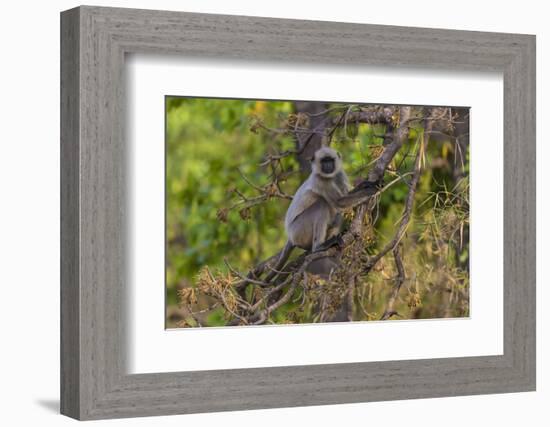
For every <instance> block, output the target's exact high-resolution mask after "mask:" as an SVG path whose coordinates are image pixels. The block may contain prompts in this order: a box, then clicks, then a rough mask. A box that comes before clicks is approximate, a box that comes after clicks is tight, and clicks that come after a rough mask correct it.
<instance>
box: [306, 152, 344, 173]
mask: <svg viewBox="0 0 550 427" xmlns="http://www.w3.org/2000/svg"><path fill="white" fill-rule="evenodd" d="M311 167H312V169H313V173H314V174H317V175H319V176H320V177H321V178H326V179H330V178H333V177H334V176H335V175H336V174H338V173H339V172H340V171H341V170H342V158H341V157H340V154H339V153H338V152H337V151H335V150H333V149H332V148H329V147H322V148H320V149H319V150H317V151H316V152H315V155H314V156H313V159H312V165H311Z"/></svg>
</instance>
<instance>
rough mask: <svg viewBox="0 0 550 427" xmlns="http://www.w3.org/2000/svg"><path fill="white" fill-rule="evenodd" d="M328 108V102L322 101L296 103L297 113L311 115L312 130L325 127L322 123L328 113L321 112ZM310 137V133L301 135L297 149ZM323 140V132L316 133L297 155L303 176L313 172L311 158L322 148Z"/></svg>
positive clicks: (310, 126)
mask: <svg viewBox="0 0 550 427" xmlns="http://www.w3.org/2000/svg"><path fill="white" fill-rule="evenodd" d="M327 108H328V107H327V105H326V104H323V103H320V102H310V101H296V102H295V103H294V109H295V111H296V113H306V114H308V115H309V129H311V130H312V131H313V130H314V129H316V128H317V129H318V130H322V129H323V128H324V126H323V125H322V124H323V122H324V121H325V118H326V115H325V114H320V113H322V112H323V111H325V110H326V109H327ZM308 139H309V135H307V134H303V135H301V136H300V140H299V141H298V140H297V141H296V149H300V148H301V147H302V145H303V144H304V143H306V141H308ZM322 142H323V136H322V134H320V133H316V134H314V135H313V136H312V137H311V139H309V141H308V142H307V145H306V147H305V148H304V150H303V151H302V152H301V153H300V154H299V155H298V156H297V160H298V163H299V165H300V173H301V174H302V176H304V177H306V176H308V175H309V173H310V172H311V163H310V159H311V158H312V157H313V154H314V153H315V152H316V151H317V150H318V149H319V148H321V145H322Z"/></svg>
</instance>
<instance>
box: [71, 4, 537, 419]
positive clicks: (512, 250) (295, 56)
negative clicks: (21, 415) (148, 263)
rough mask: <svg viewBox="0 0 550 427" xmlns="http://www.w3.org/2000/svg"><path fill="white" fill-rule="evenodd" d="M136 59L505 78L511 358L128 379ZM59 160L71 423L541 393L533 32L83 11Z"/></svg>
mask: <svg viewBox="0 0 550 427" xmlns="http://www.w3.org/2000/svg"><path fill="white" fill-rule="evenodd" d="M127 53H152V54H159V53H160V54H176V55H184V56H185V55H187V56H192V57H216V58H235V59H240V58H242V59H261V60H276V61H287V62H291V63H292V62H296V63H298V62H299V63H318V64H344V65H345V64H348V65H350V66H353V65H365V64H366V65H385V66H388V65H389V66H394V67H430V68H437V69H450V70H490V71H499V72H502V73H503V76H504V77H503V78H504V171H505V174H504V231H503V233H504V239H503V242H504V307H503V313H504V337H503V343H504V354H503V355H499V356H484V357H459V358H443V359H426V360H409V361H387V362H369V363H345V364H330V365H312V366H290V367H271V368H255V369H232V370H216V371H201V372H197V371H193V372H176V373H155V374H134V375H129V374H127V372H126V369H125V366H126V365H125V360H126V354H125V351H126V345H125V343H126V325H125V318H126V317H125V310H126V308H125V300H124V296H125V286H126V277H127V269H128V264H127V259H126V251H127V243H126V241H127V239H126V237H127V227H126V222H125V220H126V209H127V207H126V203H125V200H126V198H125V197H126V188H127V187H126V179H127V175H126V154H125V151H126V146H125V139H124V133H125V129H124V121H125V113H124V102H125V93H124V92H125V84H124V61H125V54H127ZM159 143H162V142H159ZM61 166H62V168H61V412H62V413H63V414H65V415H68V416H70V417H74V418H77V419H82V420H84V419H100V418H116V417H134V416H148V415H167V414H184V413H196V412H214V411H230V410H244V409H258V408H275V407H292V406H304V405H325V404H338V403H349V402H365V401H380V400H393V399H411V398H426V397H436V396H459V395H468V394H482V393H504V392H519V391H530V390H535V37H534V36H532V35H519V34H496V33H484V32H470V31H451V30H440V29H423V28H408V27H393V26H377V25H359V24H347V23H335V22H314V21H300V20H283V19H269V18H257V17H243V16H223V15H209V14H195V13H181V12H164V11H149V10H132V9H115V8H102V7H88V6H83V7H79V8H76V9H71V10H68V11H65V12H62V14H61ZM487 167H489V168H490V167H491V166H490V164H487Z"/></svg>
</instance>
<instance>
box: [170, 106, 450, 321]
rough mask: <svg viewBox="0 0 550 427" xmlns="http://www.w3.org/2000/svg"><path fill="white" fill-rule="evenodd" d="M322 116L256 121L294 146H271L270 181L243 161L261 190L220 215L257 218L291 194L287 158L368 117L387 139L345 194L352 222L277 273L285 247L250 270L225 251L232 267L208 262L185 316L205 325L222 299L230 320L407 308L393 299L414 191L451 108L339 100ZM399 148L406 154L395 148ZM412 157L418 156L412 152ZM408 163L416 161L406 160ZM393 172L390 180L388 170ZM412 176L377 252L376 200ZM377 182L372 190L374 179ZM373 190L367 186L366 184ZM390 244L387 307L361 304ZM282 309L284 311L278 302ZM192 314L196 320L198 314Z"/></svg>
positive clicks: (332, 317) (183, 297)
mask: <svg viewBox="0 0 550 427" xmlns="http://www.w3.org/2000/svg"><path fill="white" fill-rule="evenodd" d="M315 115H316V116H319V117H322V118H323V119H322V120H321V121H320V123H318V124H317V125H315V126H311V119H312V117H313V116H314V115H313V114H308V113H307V112H296V113H292V114H289V115H287V116H286V118H285V119H284V120H283V122H282V125H281V126H280V127H269V126H267V125H266V124H265V123H264V122H263V121H262V120H261V118H259V117H255V118H254V119H253V121H252V124H251V126H250V130H251V131H252V132H255V133H258V132H265V133H266V134H268V135H269V136H270V137H272V138H277V137H279V136H291V137H292V138H293V139H294V141H295V148H293V149H286V150H283V151H273V150H272V151H270V152H268V153H267V154H266V156H265V158H264V159H263V160H262V161H261V163H260V165H261V166H262V167H265V168H268V169H269V170H270V174H269V176H268V177H269V181H268V182H267V183H265V184H262V185H258V184H256V183H254V182H252V181H251V180H250V179H249V178H248V177H247V176H246V175H245V174H244V173H242V171H240V170H239V173H240V176H241V178H242V179H243V180H244V181H245V182H246V184H248V186H249V188H250V189H251V192H253V193H254V195H247V194H245V193H243V192H242V191H238V190H233V191H232V192H233V193H234V194H235V196H236V198H237V201H235V202H233V203H231V204H230V205H229V206H226V207H222V208H220V209H219V210H218V214H217V217H218V219H219V220H220V221H222V222H223V221H225V220H226V219H227V215H228V214H229V212H231V211H232V210H238V211H239V214H240V216H241V218H242V219H244V220H248V219H249V218H250V212H251V209H253V208H254V207H255V206H258V205H262V204H264V203H266V202H268V201H269V200H272V199H276V198H278V199H283V200H290V199H292V196H291V195H289V194H287V193H285V191H284V190H283V188H282V185H281V184H282V183H284V182H285V181H286V179H287V178H288V176H289V175H290V174H292V173H293V171H290V170H288V169H287V168H285V166H284V160H285V159H288V158H295V157H298V156H300V155H302V154H303V153H304V152H305V151H306V149H307V148H308V146H310V144H312V141H313V140H314V137H320V141H321V144H322V145H331V144H333V143H334V142H335V139H337V140H338V143H343V144H345V143H346V142H348V141H350V140H353V137H354V135H355V134H356V132H357V128H358V126H361V125H368V126H369V129H371V130H372V131H373V132H375V135H374V136H375V137H376V138H378V140H379V141H380V143H379V144H375V145H374V146H373V147H372V150H370V152H369V153H370V154H373V155H372V158H371V159H370V161H369V162H368V164H366V165H364V166H363V167H362V168H361V169H360V170H361V171H368V173H366V174H364V173H363V174H362V176H359V177H357V179H356V181H355V186H354V188H353V189H352V190H351V191H350V192H349V194H347V195H346V196H344V197H342V199H341V200H340V201H339V202H340V203H341V205H342V206H344V207H345V208H346V209H345V218H346V224H347V225H346V227H345V228H344V229H343V231H342V232H341V233H340V234H339V235H338V236H337V237H336V238H335V239H331V241H329V242H326V244H325V245H323V246H322V248H321V249H320V250H318V251H316V252H314V253H311V252H304V253H302V254H300V255H298V256H297V257H295V258H294V259H292V260H291V261H289V262H288V263H287V264H286V265H285V266H284V267H283V268H282V269H281V271H275V272H276V273H277V274H276V275H275V277H274V278H273V279H272V280H268V279H266V278H267V277H268V276H273V275H270V273H272V272H273V271H274V268H275V264H276V261H277V259H278V258H279V254H274V255H273V256H271V257H269V258H268V259H266V260H264V261H262V262H260V263H258V264H257V265H256V266H254V267H253V268H251V269H250V270H249V271H248V272H247V273H242V272H240V271H239V270H238V269H237V268H235V267H233V266H232V265H231V263H230V261H229V259H230V258H231V254H228V255H227V256H226V257H225V267H226V269H225V271H221V270H220V271H214V272H213V271H211V270H210V268H209V267H208V266H205V267H204V268H203V269H202V270H201V272H200V274H199V276H198V278H197V281H196V286H195V287H186V288H183V289H182V290H180V293H179V296H180V301H181V303H182V305H184V306H185V307H186V308H187V311H188V313H189V315H190V317H191V321H189V320H188V321H185V322H184V323H183V324H182V325H181V326H194V325H198V326H201V325H202V324H201V316H200V315H201V313H204V312H207V311H209V310H212V309H214V308H217V307H222V308H223V311H224V317H225V320H226V324H228V325H260V324H265V323H273V322H277V323H281V322H288V323H295V322H297V321H300V322H302V323H303V322H325V321H351V320H354V313H355V312H356V311H362V312H363V313H364V315H365V316H364V317H366V318H368V319H372V318H380V319H381V320H386V319H389V318H391V317H392V316H399V315H400V313H398V312H397V311H396V310H395V308H394V305H395V302H396V300H397V299H398V297H399V293H400V290H401V288H402V286H403V284H404V283H405V282H406V281H407V279H408V277H407V272H406V271H405V266H404V263H403V260H402V256H403V249H402V246H401V241H402V239H403V237H404V236H405V234H406V232H407V228H408V226H409V223H410V220H411V216H412V215H413V208H414V202H415V194H416V192H417V188H418V185H419V181H420V177H421V175H422V170H423V166H424V165H425V162H426V160H425V155H426V150H427V147H428V143H429V140H430V137H431V135H434V134H435V133H441V134H446V133H452V131H453V129H454V126H455V124H456V123H458V121H457V117H456V115H454V114H453V113H452V110H451V109H450V108H439V107H434V108H413V107H408V106H402V107H395V106H361V105H341V106H335V107H331V108H327V109H326V110H324V111H322V112H319V113H315ZM398 153H401V155H400V157H401V160H400V163H399V164H396V156H397V154H398ZM410 159H413V160H412V163H411V161H410ZM407 168H408V169H407ZM388 177H389V178H390V179H389V180H386V182H385V179H386V178H388ZM397 183H399V184H403V183H404V184H405V186H406V188H407V193H406V197H405V200H404V204H403V206H402V215H401V218H400V220H399V221H398V224H397V225H396V227H395V230H394V233H393V235H392V236H391V237H390V238H388V239H387V242H386V243H385V244H383V245H382V246H381V248H380V249H379V250H377V251H375V252H373V247H374V246H375V245H374V243H376V242H377V241H378V236H376V234H375V232H374V227H373V225H374V223H375V222H376V220H377V218H378V211H377V209H378V205H379V204H378V201H379V199H380V197H381V195H382V194H383V193H384V192H385V191H387V190H388V189H389V188H390V187H391V186H393V185H395V184H397ZM373 186H377V188H378V190H377V191H376V193H375V194H372V191H371V189H372V188H373ZM367 190H369V191H367ZM388 254H392V255H393V260H394V264H395V270H396V276H395V278H394V279H393V281H394V285H393V286H392V288H391V291H390V294H389V296H388V298H387V302H386V307H385V308H384V311H383V313H382V314H381V315H379V316H377V317H375V316H374V314H373V313H369V312H368V311H367V310H365V308H364V306H363V305H362V302H361V301H362V298H361V297H360V295H358V293H359V292H360V291H359V289H360V288H361V289H362V286H359V285H363V284H364V283H366V282H368V276H369V274H370V273H371V271H373V269H375V268H376V267H377V265H378V264H379V263H380V262H381V260H382V259H383V258H384V257H386V255H388ZM325 257H332V258H334V259H337V260H338V267H337V268H336V269H334V270H333V271H332V273H331V275H330V277H329V278H328V279H326V278H325V279H323V278H320V277H318V276H315V275H312V274H310V273H309V272H308V266H309V265H310V264H311V263H312V262H314V261H315V260H318V259H321V258H325ZM198 295H202V296H203V297H205V299H206V301H207V304H206V306H205V304H204V303H203V304H202V307H199V305H200V304H199V297H198ZM410 301H411V302H410V305H409V306H410V307H412V306H416V305H418V304H419V303H420V301H419V297H418V295H417V293H415V292H414V291H413V292H412V296H411V299H410ZM283 309H284V313H283V315H281V316H278V311H279V310H283ZM192 323H194V325H193V324H192Z"/></svg>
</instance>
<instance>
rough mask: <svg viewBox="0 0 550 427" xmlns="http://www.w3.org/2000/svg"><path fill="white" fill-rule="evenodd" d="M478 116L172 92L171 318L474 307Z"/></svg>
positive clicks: (290, 318)
mask: <svg viewBox="0 0 550 427" xmlns="http://www.w3.org/2000/svg"><path fill="white" fill-rule="evenodd" d="M469 123H470V109H469V108H468V107H464V106H458V107H456V106H418V105H392V104H387V105H381V104H367V103H365V104H355V103H346V102H322V101H292V100H288V101H287V100H256V99H221V98H200V97H185V96H166V97H165V137H166V140H165V150H166V151H165V163H166V164H165V171H166V172H165V204H166V206H165V209H166V210H165V215H166V230H165V245H166V247H165V251H166V252H165V260H166V270H165V280H166V328H168V329H171V328H193V327H207V326H209V327H212V326H216V327H222V326H247V325H288V324H311V323H326V322H351V321H385V320H413V319H440V318H463V317H469V315H470V282H469V262H470V257H469V224H470V215H469V212H470V207H469V201H470V197H469V195H470V180H469V164H470V157H469V156H470V154H469V153H470V150H469Z"/></svg>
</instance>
